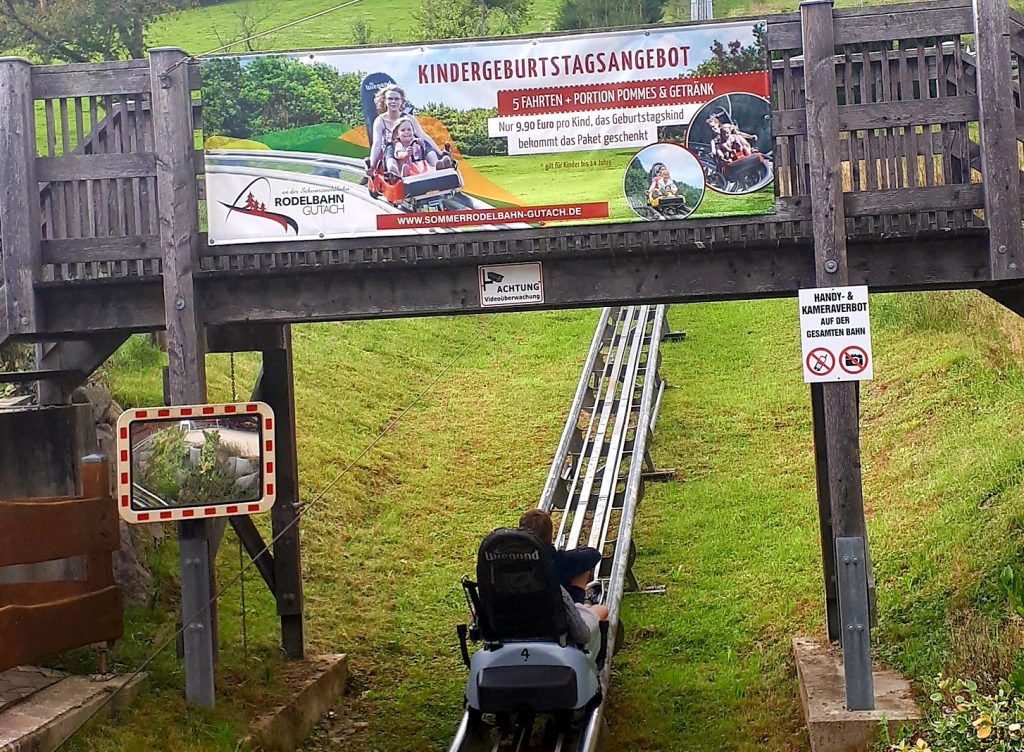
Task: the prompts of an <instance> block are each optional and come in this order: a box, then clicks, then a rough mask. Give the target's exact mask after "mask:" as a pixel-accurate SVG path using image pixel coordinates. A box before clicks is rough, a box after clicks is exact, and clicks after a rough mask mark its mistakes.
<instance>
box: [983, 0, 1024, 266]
mask: <svg viewBox="0 0 1024 752" xmlns="http://www.w3.org/2000/svg"><path fill="white" fill-rule="evenodd" d="M974 32H975V35H974V42H975V44H976V45H977V47H978V50H977V55H976V60H977V68H978V75H977V78H978V105H979V111H980V113H979V118H978V121H979V127H980V137H979V140H980V141H981V164H982V172H983V173H984V175H985V219H986V221H987V222H988V226H989V248H990V254H991V255H990V259H991V269H992V278H993V279H1014V278H1020V277H1024V233H1022V232H1021V205H1020V196H1021V193H1020V176H1019V170H1020V168H1019V165H1018V160H1017V133H1016V125H1015V122H1014V104H1013V90H1012V75H1011V65H1010V30H1009V19H1008V17H1007V12H1006V1H1005V0H974Z"/></svg>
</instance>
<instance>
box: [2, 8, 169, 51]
mask: <svg viewBox="0 0 1024 752" xmlns="http://www.w3.org/2000/svg"><path fill="white" fill-rule="evenodd" d="M188 4H189V0H2V2H0V50H27V51H29V52H30V53H31V54H33V55H35V56H37V57H39V58H40V59H42V60H44V61H52V60H61V61H64V62H67V63H84V62H89V61H92V60H115V59H122V58H142V57H145V54H146V43H145V39H144V35H145V31H146V28H147V27H148V26H149V25H150V24H151V23H152V22H153V21H154V20H156V18H157V17H158V16H160V15H161V14H164V13H167V12H169V11H173V10H178V9H180V8H183V7H185V6H187V5H188Z"/></svg>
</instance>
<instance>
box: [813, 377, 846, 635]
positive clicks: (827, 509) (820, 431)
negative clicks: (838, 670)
mask: <svg viewBox="0 0 1024 752" xmlns="http://www.w3.org/2000/svg"><path fill="white" fill-rule="evenodd" d="M822 386H823V385H822V384H811V413H812V414H813V423H814V475H815V479H816V480H817V490H818V528H819V532H820V534H821V568H822V572H824V575H825V623H826V626H827V627H828V639H829V641H830V642H839V640H840V638H841V637H842V629H841V627H840V626H839V590H838V585H837V581H836V542H835V533H833V532H832V499H831V496H830V495H829V491H828V449H827V446H826V439H825V392H824V389H823V388H822Z"/></svg>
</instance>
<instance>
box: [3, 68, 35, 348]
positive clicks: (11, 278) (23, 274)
mask: <svg viewBox="0 0 1024 752" xmlns="http://www.w3.org/2000/svg"><path fill="white" fill-rule="evenodd" d="M0 124H2V125H0V247H2V260H3V265H2V266H3V270H2V273H3V288H4V293H5V294H4V295H3V296H2V297H0V300H5V301H6V302H5V306H4V309H3V310H0V332H3V331H4V330H6V333H7V335H14V334H27V333H31V332H35V331H37V330H38V321H37V314H36V301H35V287H34V285H35V283H36V281H38V279H39V276H40V270H41V258H42V256H41V254H42V251H41V248H42V246H41V242H40V238H41V231H40V215H39V184H38V183H37V182H36V113H35V103H34V101H33V98H32V64H31V63H30V62H29V61H28V60H24V59H23V58H19V57H4V58H0ZM5 338H6V337H0V344H2V342H3V339H5Z"/></svg>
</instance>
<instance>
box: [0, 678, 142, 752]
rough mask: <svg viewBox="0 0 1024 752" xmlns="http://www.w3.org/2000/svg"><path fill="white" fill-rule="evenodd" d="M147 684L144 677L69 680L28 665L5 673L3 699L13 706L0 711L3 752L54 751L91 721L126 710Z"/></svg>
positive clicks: (0, 686) (0, 747)
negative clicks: (7, 699) (8, 700)
mask: <svg viewBox="0 0 1024 752" xmlns="http://www.w3.org/2000/svg"><path fill="white" fill-rule="evenodd" d="M145 683H146V675H145V674H139V675H137V676H134V677H133V676H131V675H119V676H111V675H102V676H68V675H64V674H60V673H59V672H52V671H51V672H46V671H45V670H44V669H36V668H33V667H28V666H22V667H19V668H14V669H10V670H9V671H5V672H3V673H2V674H0V697H6V698H9V699H10V700H11V702H8V703H7V704H6V706H4V707H3V709H2V710H0V752H25V751H26V750H32V751H33V752H52V750H54V749H56V748H57V746H58V745H60V744H61V743H63V742H64V741H65V740H66V739H68V738H69V737H70V736H71V735H72V734H73V733H75V732H76V731H77V730H78V729H79V728H81V727H82V726H83V725H85V724H86V723H87V722H89V721H91V720H93V719H99V718H106V717H108V716H110V715H112V714H114V713H116V712H118V711H119V710H121V709H122V708H125V707H127V706H128V705H129V704H130V703H131V702H132V700H133V699H134V698H135V697H136V695H138V693H139V691H140V690H141V689H142V687H143V686H144V685H145ZM29 690H31V691H29ZM111 695H113V697H112V698H111ZM15 698H17V699H15ZM108 699H109V702H108Z"/></svg>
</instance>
